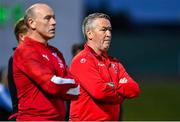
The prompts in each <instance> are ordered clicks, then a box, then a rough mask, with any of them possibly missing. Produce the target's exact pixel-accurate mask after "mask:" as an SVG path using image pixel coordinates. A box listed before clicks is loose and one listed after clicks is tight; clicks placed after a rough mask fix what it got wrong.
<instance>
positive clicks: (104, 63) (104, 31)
mask: <svg viewBox="0 0 180 122" xmlns="http://www.w3.org/2000/svg"><path fill="white" fill-rule="evenodd" d="M82 31H83V34H84V37H85V39H86V40H87V41H86V44H85V46H84V49H83V50H82V51H81V52H80V53H78V54H77V55H76V56H75V57H74V58H73V60H72V63H71V66H70V71H71V73H72V74H73V75H74V77H76V78H77V79H78V82H79V84H80V91H81V94H80V95H79V97H78V99H77V100H75V101H72V102H71V106H70V120H72V121H102V120H106V121H117V120H118V119H119V115H120V106H121V104H122V102H123V101H124V99H126V98H128V99H130V98H134V97H137V96H138V95H139V94H140V89H139V85H138V84H137V83H136V82H135V81H134V80H133V79H132V78H131V77H130V76H129V75H128V73H127V72H126V70H125V68H124V67H123V66H122V64H121V63H120V62H119V60H117V59H115V58H113V57H111V56H109V55H108V54H107V51H108V49H109V46H110V43H111V38H112V35H111V31H112V27H111V23H110V17H109V16H108V15H106V14H103V13H93V14H90V15H89V16H87V17H86V18H85V19H84V21H83V25H82Z"/></svg>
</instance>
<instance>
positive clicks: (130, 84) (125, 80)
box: [116, 63, 140, 98]
mask: <svg viewBox="0 0 180 122" xmlns="http://www.w3.org/2000/svg"><path fill="white" fill-rule="evenodd" d="M118 68H119V79H118V81H117V86H116V89H117V91H118V93H119V94H120V95H122V96H124V97H125V98H134V97H137V96H138V95H139V94H140V88H139V85H138V84H137V83H136V82H135V81H134V80H133V79H132V78H131V77H130V76H129V75H128V73H127V72H126V70H125V68H124V67H123V66H122V64H120V63H118Z"/></svg>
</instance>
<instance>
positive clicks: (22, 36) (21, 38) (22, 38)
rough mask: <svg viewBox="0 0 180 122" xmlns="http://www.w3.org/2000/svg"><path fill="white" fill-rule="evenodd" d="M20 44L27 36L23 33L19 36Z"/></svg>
mask: <svg viewBox="0 0 180 122" xmlns="http://www.w3.org/2000/svg"><path fill="white" fill-rule="evenodd" d="M18 36H19V43H20V42H22V41H23V40H24V37H25V35H24V34H23V33H20V34H19V35H18Z"/></svg>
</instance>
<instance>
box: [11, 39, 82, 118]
mask: <svg viewBox="0 0 180 122" xmlns="http://www.w3.org/2000/svg"><path fill="white" fill-rule="evenodd" d="M13 74H14V75H13V76H14V80H15V85H16V88H17V95H18V99H19V103H18V109H19V111H18V116H17V120H64V118H65V105H64V100H65V99H73V98H76V97H77V95H78V87H77V84H76V83H75V81H74V80H73V79H72V78H71V76H70V74H69V72H68V69H67V66H66V64H65V61H64V58H63V55H62V54H61V53H60V52H59V51H58V50H57V49H56V48H54V47H52V46H50V45H47V46H45V45H44V44H42V43H40V42H37V41H35V40H33V39H31V38H28V37H27V38H25V41H24V42H23V44H21V45H20V46H19V47H18V48H17V49H16V50H15V52H14V56H13ZM72 92H73V93H72Z"/></svg>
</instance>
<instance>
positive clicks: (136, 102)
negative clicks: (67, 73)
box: [110, 27, 180, 121]
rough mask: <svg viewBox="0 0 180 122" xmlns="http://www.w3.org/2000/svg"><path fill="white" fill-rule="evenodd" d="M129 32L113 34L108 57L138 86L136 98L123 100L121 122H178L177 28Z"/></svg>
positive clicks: (178, 40) (179, 41)
mask: <svg viewBox="0 0 180 122" xmlns="http://www.w3.org/2000/svg"><path fill="white" fill-rule="evenodd" d="M138 30H139V29H137V28H135V29H131V30H129V31H128V32H125V31H123V32H114V33H113V39H112V45H111V48H110V53H111V55H113V56H115V57H118V58H119V59H120V61H121V62H122V64H123V65H124V67H125V68H126V70H127V72H128V73H129V74H130V75H131V76H132V77H133V78H134V79H135V80H136V81H137V82H138V83H139V85H140V88H141V94H140V96H139V97H138V98H135V99H131V100H128V99H127V100H125V102H124V104H123V106H122V118H121V119H122V120H123V121H135V120H138V121H155V120H156V121H170V120H171V121H174V120H176V121H177V120H180V95H179V94H180V78H179V69H178V68H179V63H180V62H178V61H179V60H178V58H179V57H178V54H179V46H180V36H179V34H180V31H179V30H178V29H175V28H172V29H171V30H170V29H168V28H167V29H163V30H162V29H159V28H158V27H154V29H153V30H152V29H149V27H145V30H144V31H138Z"/></svg>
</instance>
